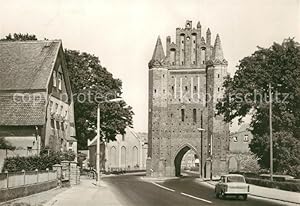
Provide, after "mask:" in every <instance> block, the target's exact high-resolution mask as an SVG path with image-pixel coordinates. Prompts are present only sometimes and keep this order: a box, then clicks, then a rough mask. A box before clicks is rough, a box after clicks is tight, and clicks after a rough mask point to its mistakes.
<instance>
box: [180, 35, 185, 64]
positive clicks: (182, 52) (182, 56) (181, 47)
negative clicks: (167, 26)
mask: <svg viewBox="0 0 300 206" xmlns="http://www.w3.org/2000/svg"><path fill="white" fill-rule="evenodd" d="M184 41H185V36H184V34H181V35H180V64H181V65H184V53H185V51H184Z"/></svg>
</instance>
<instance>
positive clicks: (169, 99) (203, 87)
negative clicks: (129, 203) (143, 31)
mask: <svg viewBox="0 0 300 206" xmlns="http://www.w3.org/2000/svg"><path fill="white" fill-rule="evenodd" d="M211 40H212V36H211V32H210V29H208V30H207V32H206V38H204V37H203V35H202V26H201V24H200V22H198V24H197V26H196V28H194V27H193V25H192V21H186V24H185V27H184V28H177V29H176V38H175V42H172V41H171V37H170V36H168V37H167V39H166V54H165V52H164V49H163V46H162V43H161V39H160V37H158V39H157V42H156V46H155V49H154V52H153V56H152V59H151V60H150V62H149V65H148V66H149V115H148V117H149V120H148V134H149V136H148V137H149V139H148V143H149V150H148V156H149V157H148V160H147V175H149V176H175V175H176V176H178V175H180V164H181V160H182V158H183V156H184V154H185V153H186V152H187V151H188V150H190V149H192V150H194V152H195V153H196V154H197V156H198V157H199V158H200V164H201V167H200V171H199V173H200V175H201V176H202V177H204V178H209V177H210V176H218V175H220V174H222V173H226V172H227V170H228V168H227V162H226V161H227V160H226V154H227V153H228V149H229V125H228V124H226V123H225V122H224V121H223V118H222V116H218V115H216V113H215V105H216V102H217V99H218V98H220V97H222V95H223V92H224V91H223V88H222V85H223V81H224V77H225V76H227V65H228V63H227V61H226V60H225V58H224V56H223V51H222V47H221V40H220V37H219V35H216V39H215V42H214V45H212V43H211Z"/></svg>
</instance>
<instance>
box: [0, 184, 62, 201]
mask: <svg viewBox="0 0 300 206" xmlns="http://www.w3.org/2000/svg"><path fill="white" fill-rule="evenodd" d="M55 187H57V180H52V181H48V182H42V183H35V184H31V185H26V186H20V187H15V188H8V189H0V202H5V201H8V200H12V199H16V198H19V197H25V196H28V195H32V194H36V193H39V192H42V191H46V190H50V189H52V188H55Z"/></svg>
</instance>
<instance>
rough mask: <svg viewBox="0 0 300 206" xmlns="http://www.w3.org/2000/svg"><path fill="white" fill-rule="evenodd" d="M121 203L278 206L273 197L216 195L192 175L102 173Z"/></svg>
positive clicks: (189, 205) (135, 204) (183, 205)
mask: <svg viewBox="0 0 300 206" xmlns="http://www.w3.org/2000/svg"><path fill="white" fill-rule="evenodd" d="M103 180H104V181H105V182H106V183H107V184H109V185H110V186H111V187H112V188H113V192H114V193H115V194H117V196H118V197H119V200H120V202H122V205H128V206H141V205H143V206H160V205H161V206H168V205H170V206H194V205H195V206H196V205H197V206H202V205H203V206H208V205H211V206H214V205H217V206H249V205H254V206H271V205H272V206H279V205H286V204H279V203H277V202H274V201H272V202H271V201H266V200H262V199H257V198H252V197H249V198H248V200H247V201H243V200H235V199H228V200H220V199H216V198H215V195H214V190H213V188H211V187H208V186H206V185H205V184H203V185H202V184H199V183H197V182H195V178H194V177H184V178H180V179H173V180H168V181H166V182H164V183H155V184H153V183H150V182H145V181H143V180H142V179H141V177H140V176H115V177H105V178H103Z"/></svg>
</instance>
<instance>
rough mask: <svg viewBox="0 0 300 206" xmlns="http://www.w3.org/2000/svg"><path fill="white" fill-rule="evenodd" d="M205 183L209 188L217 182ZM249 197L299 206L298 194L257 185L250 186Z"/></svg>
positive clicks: (299, 196)
mask: <svg viewBox="0 0 300 206" xmlns="http://www.w3.org/2000/svg"><path fill="white" fill-rule="evenodd" d="M197 182H202V183H203V181H200V180H197ZM205 183H207V184H209V185H210V186H214V185H215V184H217V182H215V181H206V182H205ZM251 195H252V196H256V197H262V198H267V199H271V200H279V201H283V202H288V203H294V204H299V205H300V193H298V192H290V191H285V190H279V189H274V188H268V187H261V186H257V185H250V196H251Z"/></svg>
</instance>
